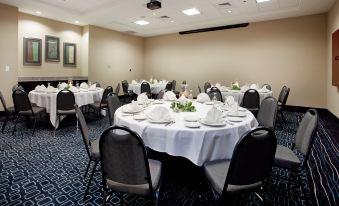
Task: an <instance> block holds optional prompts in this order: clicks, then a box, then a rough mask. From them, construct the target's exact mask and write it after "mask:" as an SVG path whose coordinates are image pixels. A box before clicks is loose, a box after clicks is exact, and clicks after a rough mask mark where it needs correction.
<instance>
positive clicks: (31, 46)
mask: <svg viewBox="0 0 339 206" xmlns="http://www.w3.org/2000/svg"><path fill="white" fill-rule="evenodd" d="M23 43H24V45H23V64H24V65H30V66H40V65H41V39H37V38H25V37H24V40H23Z"/></svg>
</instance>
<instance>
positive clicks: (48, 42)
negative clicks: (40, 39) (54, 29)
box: [45, 36, 60, 62]
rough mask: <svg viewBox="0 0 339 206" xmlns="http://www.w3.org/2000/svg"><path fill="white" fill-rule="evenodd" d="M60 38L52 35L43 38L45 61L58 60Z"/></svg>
mask: <svg viewBox="0 0 339 206" xmlns="http://www.w3.org/2000/svg"><path fill="white" fill-rule="evenodd" d="M59 48H60V39H59V38H58V37H54V36H46V38H45V61H50V62H59V61H60V49H59Z"/></svg>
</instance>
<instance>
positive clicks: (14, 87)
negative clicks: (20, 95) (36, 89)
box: [12, 84, 25, 92]
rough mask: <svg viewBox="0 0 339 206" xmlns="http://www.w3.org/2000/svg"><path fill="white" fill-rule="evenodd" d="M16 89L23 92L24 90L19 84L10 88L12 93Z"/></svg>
mask: <svg viewBox="0 0 339 206" xmlns="http://www.w3.org/2000/svg"><path fill="white" fill-rule="evenodd" d="M18 89H20V90H22V91H25V90H24V88H23V87H22V86H21V85H20V84H15V85H13V87H12V92H14V91H15V90H18Z"/></svg>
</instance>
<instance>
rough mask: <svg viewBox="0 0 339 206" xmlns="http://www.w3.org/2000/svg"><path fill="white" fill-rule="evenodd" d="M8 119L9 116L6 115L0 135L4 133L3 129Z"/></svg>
mask: <svg viewBox="0 0 339 206" xmlns="http://www.w3.org/2000/svg"><path fill="white" fill-rule="evenodd" d="M8 119H9V115H6V119H5V121H4V123H3V124H2V129H1V132H2V133H4V131H5V127H6V124H7V121H8Z"/></svg>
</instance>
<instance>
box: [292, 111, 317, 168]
mask: <svg viewBox="0 0 339 206" xmlns="http://www.w3.org/2000/svg"><path fill="white" fill-rule="evenodd" d="M318 116H319V115H318V112H317V110H315V109H309V110H308V111H307V112H306V114H305V116H304V117H303V119H302V120H301V122H300V125H299V127H298V130H297V134H296V136H295V142H294V146H295V148H296V149H298V151H299V152H300V153H301V154H303V155H304V156H305V157H304V162H303V165H302V166H304V163H305V162H306V161H307V159H308V156H309V153H310V151H311V148H312V145H313V142H314V138H315V136H316V132H317V127H318V118H319V117H318ZM294 146H293V148H294Z"/></svg>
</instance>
